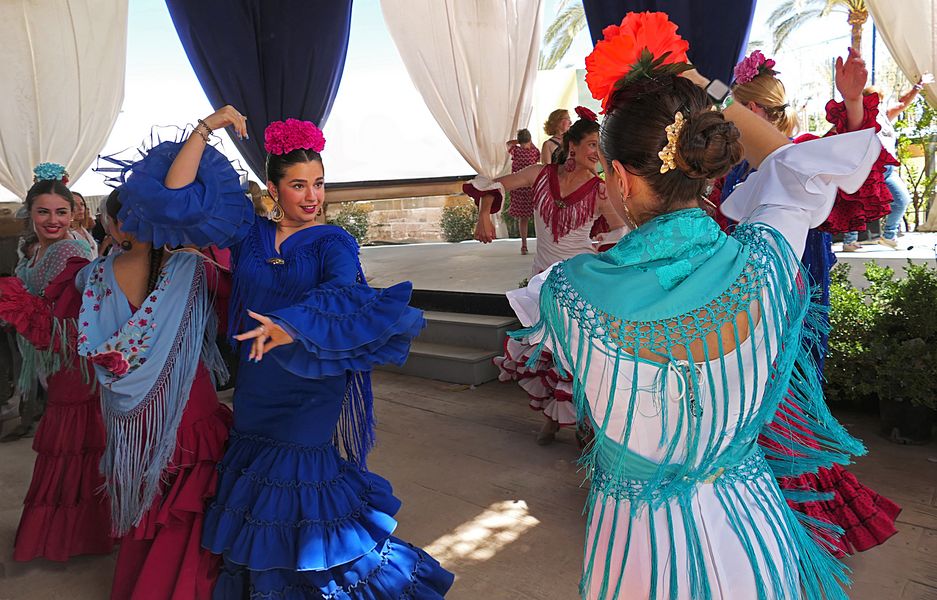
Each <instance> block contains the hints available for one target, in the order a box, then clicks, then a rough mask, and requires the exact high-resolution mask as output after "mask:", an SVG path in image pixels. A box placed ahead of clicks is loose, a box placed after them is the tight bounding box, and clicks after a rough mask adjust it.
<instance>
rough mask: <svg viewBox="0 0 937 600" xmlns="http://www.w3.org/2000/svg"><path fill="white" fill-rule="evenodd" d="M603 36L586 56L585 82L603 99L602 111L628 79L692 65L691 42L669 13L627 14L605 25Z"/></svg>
mask: <svg viewBox="0 0 937 600" xmlns="http://www.w3.org/2000/svg"><path fill="white" fill-rule="evenodd" d="M602 35H603V36H604V39H602V40H599V42H598V43H597V44H596V45H595V49H593V50H592V54H590V55H589V56H587V57H586V84H587V85H588V86H589V91H591V92H592V97H593V98H595V99H596V100H600V101H601V102H602V112H603V113H605V111H606V109H607V107H608V101H609V99H610V98H611V97H612V94H613V93H614V92H615V91H617V90H618V89H620V88H621V87H622V86H623V85H624V84H626V83H628V82H629V81H632V80H633V79H636V78H637V77H640V76H646V77H654V76H655V75H663V74H678V73H681V72H683V71H687V70H689V69H691V68H692V67H691V66H690V65H689V64H688V62H689V61H688V60H687V56H686V52H687V50H688V49H689V47H690V45H689V44H688V43H687V42H686V40H684V39H683V38H682V37H680V36H679V35H677V26H676V25H675V24H674V23H672V22H671V21H670V19H669V18H668V17H667V13H662V12H643V13H634V12H631V13H628V14H627V15H625V18H624V19H622V21H621V25H610V26H608V27H606V28H605V29H604V30H602Z"/></svg>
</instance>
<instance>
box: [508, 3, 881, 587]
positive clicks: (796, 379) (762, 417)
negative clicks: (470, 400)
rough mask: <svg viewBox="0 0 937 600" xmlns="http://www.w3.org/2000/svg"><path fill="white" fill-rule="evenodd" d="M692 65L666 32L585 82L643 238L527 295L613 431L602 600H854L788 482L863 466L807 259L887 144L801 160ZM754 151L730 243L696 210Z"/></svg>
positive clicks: (594, 532) (630, 41) (634, 22)
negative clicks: (819, 319)
mask: <svg viewBox="0 0 937 600" xmlns="http://www.w3.org/2000/svg"><path fill="white" fill-rule="evenodd" d="M644 49H650V50H649V51H648V52H642V50H644ZM687 49H688V45H687V44H686V42H685V41H683V40H682V39H681V38H680V37H679V36H677V35H676V26H675V25H673V24H672V23H669V22H668V21H667V17H666V15H665V14H663V13H641V14H637V13H629V14H628V15H627V16H626V17H625V19H624V21H623V22H622V24H621V26H620V27H610V28H607V29H606V30H605V39H604V40H602V41H600V42H599V43H598V44H596V47H595V50H594V51H593V53H592V54H591V55H590V56H589V57H588V58H587V59H586V68H587V75H586V81H587V83H588V84H589V87H590V90H591V91H592V93H593V95H594V96H595V97H596V98H597V99H601V101H602V105H603V107H604V109H605V111H606V117H605V120H604V122H603V125H602V135H601V139H602V150H603V152H604V154H605V157H606V159H607V160H608V161H609V162H610V163H611V165H610V166H611V168H612V171H611V172H610V175H609V183H608V185H609V187H613V188H617V189H618V191H619V192H620V194H621V196H622V198H624V200H623V202H624V207H625V209H626V210H627V212H628V213H629V214H630V215H631V217H632V219H633V220H634V222H635V223H636V224H637V225H638V226H639V227H638V228H637V229H636V230H635V231H633V232H631V233H630V234H628V235H627V236H625V237H624V238H623V239H622V240H621V241H620V242H619V243H618V244H617V245H616V246H615V247H614V248H613V249H611V250H609V251H608V252H605V253H603V254H599V255H591V254H583V255H579V256H577V257H574V258H572V259H569V260H567V261H564V262H562V263H560V264H558V265H556V266H554V267H553V269H552V270H551V271H550V272H549V273H544V274H541V275H540V276H538V277H535V278H534V279H533V280H532V281H531V283H530V285H529V286H528V287H527V288H525V289H522V290H517V291H516V292H513V293H511V294H510V295H511V297H512V298H511V299H512V304H513V305H514V306H515V307H516V309H517V311H518V315H519V317H520V318H521V321H522V322H523V323H525V324H527V325H529V326H530V327H529V328H528V329H527V330H524V331H522V332H518V335H521V336H524V337H526V338H527V339H528V340H529V341H531V342H538V343H540V344H541V347H542V348H543V349H545V350H550V351H552V352H554V355H555V357H556V359H557V360H558V362H560V364H561V365H562V366H563V368H564V369H567V370H568V372H569V373H570V374H571V375H572V377H573V390H574V393H573V396H574V399H575V402H576V406H577V409H578V410H579V412H580V414H581V415H582V418H584V419H588V420H589V421H590V422H591V423H592V424H593V427H594V429H595V441H594V442H593V443H592V444H591V445H590V447H589V449H588V452H587V453H586V455H585V456H584V458H583V463H584V465H585V466H586V468H587V469H588V470H589V475H590V477H591V491H590V498H589V517H588V525H587V531H588V534H587V538H586V539H587V541H586V547H585V552H584V567H583V577H582V582H581V592H582V596H583V597H584V598H629V599H632V598H634V599H640V598H693V599H695V600H706V599H710V598H808V599H819V598H828V599H829V598H845V597H846V596H845V594H844V592H843V590H842V589H841V587H840V585H841V583H843V582H844V581H845V580H846V575H845V573H846V569H845V567H844V566H843V565H841V564H839V562H838V561H837V560H836V559H835V558H834V557H833V556H832V555H831V554H830V553H829V552H828V551H827V550H826V549H825V548H824V547H823V545H822V544H821V543H820V542H818V538H816V537H815V536H814V535H812V532H811V530H810V529H809V528H808V527H807V526H805V524H803V522H802V520H801V517H800V516H799V515H798V513H796V512H794V511H792V510H791V509H790V507H788V506H787V503H786V502H785V500H784V497H783V496H782V494H781V490H780V488H779V487H778V484H777V480H776V476H775V472H774V470H773V469H778V470H782V469H783V470H786V471H787V472H793V473H799V472H802V471H810V470H815V469H816V467H817V466H821V465H829V464H831V463H832V462H834V461H835V462H847V461H848V460H849V456H850V455H851V454H855V453H858V452H862V451H863V448H862V446H861V444H860V443H859V442H858V441H857V440H855V439H853V438H852V437H850V436H849V435H848V433H847V432H846V431H845V430H844V429H843V428H842V427H841V426H840V425H839V424H838V423H837V422H836V421H835V420H834V419H833V418H832V416H831V415H830V414H829V411H828V410H827V408H826V406H825V404H824V401H823V394H822V390H821V386H820V380H819V373H818V371H817V369H816V365H815V361H814V360H813V357H812V356H811V354H810V352H809V351H807V350H806V348H805V346H804V338H805V335H806V334H805V330H804V322H805V321H810V320H813V319H815V318H816V314H815V309H814V308H812V305H811V290H810V288H809V287H808V285H807V281H808V280H807V279H806V274H805V272H804V271H803V269H802V267H801V265H800V261H799V259H798V258H799V256H800V255H801V254H802V253H803V249H804V243H805V240H806V237H807V231H808V229H809V228H810V227H812V226H816V225H819V224H820V223H822V222H823V221H824V220H825V219H826V217H827V215H828V214H829V212H830V209H831V207H832V203H833V199H834V197H835V195H836V190H837V188H843V189H845V190H847V191H853V190H855V189H856V188H857V187H859V186H860V185H861V184H862V182H863V181H864V180H865V178H866V176H867V175H868V172H869V170H870V169H871V167H872V164H873V163H874V162H875V160H876V158H877V157H878V156H879V154H880V152H881V145H880V144H879V143H878V141H877V139H876V138H875V136H874V132H872V131H862V132H856V133H851V134H845V135H839V136H834V137H832V138H828V139H824V140H818V141H814V142H810V143H805V144H800V145H796V146H795V145H790V144H789V141H788V139H787V138H786V137H785V136H784V135H783V134H781V133H780V132H778V131H777V130H776V129H775V128H774V127H772V126H771V125H770V124H769V123H768V122H767V121H765V120H763V119H760V118H758V117H757V116H755V115H754V114H752V113H751V111H749V110H748V109H747V108H745V107H744V106H742V105H741V104H739V103H734V104H733V103H732V99H731V96H726V92H727V91H728V88H727V86H725V84H722V83H721V82H710V81H708V80H706V79H704V78H703V77H702V76H701V75H699V74H698V73H695V72H686V73H685V75H686V76H680V75H678V73H680V72H681V71H685V70H686V69H689V68H690V67H689V65H687V64H686V60H687V59H686V50H687ZM691 78H692V80H691ZM694 82H695V83H694ZM713 106H717V107H721V109H722V110H721V112H720V111H714V110H713ZM743 147H744V150H743ZM743 151H744V155H745V157H746V159H747V160H748V161H749V163H750V164H752V165H753V166H756V167H760V170H759V172H758V173H757V174H755V175H752V176H751V177H750V178H749V180H748V182H747V183H746V184H745V186H743V187H741V188H739V189H738V190H737V191H736V192H735V193H734V194H733V196H732V197H731V198H730V199H729V201H728V202H727V203H726V204H724V205H723V210H724V212H725V213H726V214H727V216H729V217H731V218H733V219H735V220H737V221H739V222H741V223H742V224H741V225H739V226H738V227H737V228H736V230H735V232H734V234H733V235H732V236H731V237H729V236H726V234H725V233H723V232H722V231H721V230H720V229H719V227H718V225H717V224H716V223H715V221H713V220H712V219H711V218H709V217H708V216H707V214H706V213H705V212H704V211H703V210H701V209H700V208H698V206H699V205H700V195H701V194H702V193H703V191H704V189H705V188H706V187H707V182H708V180H709V179H712V178H715V177H719V176H721V175H723V174H725V173H726V172H727V171H728V170H729V168H730V167H731V166H732V165H733V164H734V163H735V162H737V161H738V160H739V159H740V158H741V157H742V155H743ZM634 290H639V291H640V293H634ZM781 403H783V404H784V405H785V406H787V407H789V408H790V410H791V412H792V413H793V414H797V415H799V418H800V421H799V424H800V425H802V431H801V435H799V436H797V438H796V439H790V440H788V443H789V445H790V447H789V448H788V450H789V452H787V453H784V452H775V451H772V450H771V449H770V448H769V449H767V450H764V449H762V447H761V446H759V444H758V439H759V435H760V434H761V433H762V432H763V431H764V430H765V429H766V427H767V426H768V424H769V423H770V422H772V420H773V419H775V415H776V414H777V413H778V408H779V404H781Z"/></svg>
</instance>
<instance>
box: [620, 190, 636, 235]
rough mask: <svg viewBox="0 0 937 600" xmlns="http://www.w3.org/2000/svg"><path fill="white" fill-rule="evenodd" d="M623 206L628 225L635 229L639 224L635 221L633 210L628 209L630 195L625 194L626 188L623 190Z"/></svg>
mask: <svg viewBox="0 0 937 600" xmlns="http://www.w3.org/2000/svg"><path fill="white" fill-rule="evenodd" d="M621 207H622V208H623V209H625V221H627V225H628V227H630V228H631V231H634V230H635V229H637V228H638V224H637V223H635V221H634V215H632V214H631V210H629V209H628V197H627V196H625V190H623V189H622V190H621Z"/></svg>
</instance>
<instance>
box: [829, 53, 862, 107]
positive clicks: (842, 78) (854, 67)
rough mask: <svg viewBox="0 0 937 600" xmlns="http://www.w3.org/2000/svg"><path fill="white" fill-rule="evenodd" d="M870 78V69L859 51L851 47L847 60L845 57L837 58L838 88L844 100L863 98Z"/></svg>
mask: <svg viewBox="0 0 937 600" xmlns="http://www.w3.org/2000/svg"><path fill="white" fill-rule="evenodd" d="M868 79H869V71H868V69H866V66H865V61H864V60H862V56H861V55H860V54H859V52H858V51H856V50H853V49H852V48H850V49H849V56H847V57H846V60H845V61H844V60H843V57H839V58H837V59H836V89H837V90H839V93H840V94H841V95H842V97H843V100H857V99H861V98H862V90H864V89H865V84H866V81H868Z"/></svg>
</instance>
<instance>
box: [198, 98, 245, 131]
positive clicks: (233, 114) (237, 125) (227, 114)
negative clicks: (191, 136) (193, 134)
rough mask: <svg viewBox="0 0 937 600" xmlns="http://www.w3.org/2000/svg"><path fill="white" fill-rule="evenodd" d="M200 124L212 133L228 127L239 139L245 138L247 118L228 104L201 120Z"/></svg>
mask: <svg viewBox="0 0 937 600" xmlns="http://www.w3.org/2000/svg"><path fill="white" fill-rule="evenodd" d="M202 122H203V123H205V125H207V126H208V127H210V128H211V130H212V131H217V130H218V129H224V128H225V127H228V126H230V127H232V128H233V129H234V132H235V133H236V134H237V136H238V137H239V138H247V117H245V116H244V115H242V114H241V113H240V112H238V110H237V109H236V108H234V107H233V106H231V105H230V104H228V105H226V106H222V107H221V108H219V109H218V110H216V111H215V112H213V113H212V114H210V115H208V116H207V117H205V118H204V119H202Z"/></svg>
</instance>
